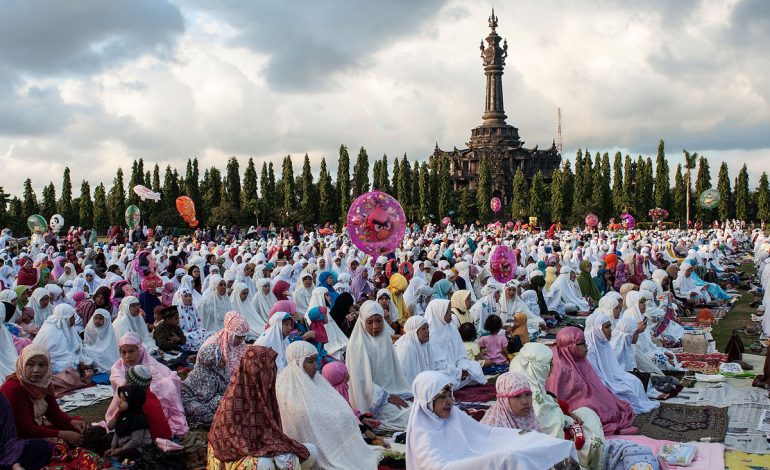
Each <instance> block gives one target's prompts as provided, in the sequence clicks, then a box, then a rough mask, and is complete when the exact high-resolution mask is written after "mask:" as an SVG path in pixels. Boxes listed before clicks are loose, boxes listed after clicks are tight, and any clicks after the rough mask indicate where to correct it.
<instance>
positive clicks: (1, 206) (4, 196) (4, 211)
mask: <svg viewBox="0 0 770 470" xmlns="http://www.w3.org/2000/svg"><path fill="white" fill-rule="evenodd" d="M10 198H11V195H10V194H8V193H6V192H5V191H4V190H3V187H2V186H0V227H9V226H10V225H11V223H10V222H11V220H10V215H9V214H8V203H9V202H10V201H11V199H10Z"/></svg>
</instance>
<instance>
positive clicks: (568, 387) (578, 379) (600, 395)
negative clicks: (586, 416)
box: [546, 326, 639, 435]
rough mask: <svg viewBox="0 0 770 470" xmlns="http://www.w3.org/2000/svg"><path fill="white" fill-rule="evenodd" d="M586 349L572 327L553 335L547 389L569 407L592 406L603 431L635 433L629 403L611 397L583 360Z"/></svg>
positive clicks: (578, 334) (584, 341)
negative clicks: (551, 363)
mask: <svg viewBox="0 0 770 470" xmlns="http://www.w3.org/2000/svg"><path fill="white" fill-rule="evenodd" d="M587 356H588V348H587V346H586V340H585V336H584V335H583V332H582V331H580V330H579V329H578V328H575V327H574V326H568V327H566V328H563V329H562V330H560V331H559V333H557V334H556V346H555V347H554V349H553V365H552V367H551V374H550V375H549V376H548V381H547V382H546V389H547V390H548V391H549V392H551V393H553V394H554V395H556V396H557V397H558V398H559V399H560V400H564V401H565V402H567V403H569V404H570V406H572V407H576V408H581V407H587V408H591V409H592V410H594V411H595V412H596V414H597V415H599V419H601V421H602V426H603V427H604V433H605V434H610V435H611V434H617V433H620V434H635V433H637V432H639V430H638V429H637V428H635V427H633V422H634V411H633V409H632V408H631V404H630V403H628V402H627V401H625V400H621V399H619V398H617V397H616V396H614V395H613V394H612V392H611V391H610V390H609V389H608V388H607V387H606V386H605V385H604V384H603V383H602V381H601V380H600V379H599V377H598V376H597V375H596V372H595V371H594V369H593V367H591V363H590V362H588V361H587V360H586V357H587Z"/></svg>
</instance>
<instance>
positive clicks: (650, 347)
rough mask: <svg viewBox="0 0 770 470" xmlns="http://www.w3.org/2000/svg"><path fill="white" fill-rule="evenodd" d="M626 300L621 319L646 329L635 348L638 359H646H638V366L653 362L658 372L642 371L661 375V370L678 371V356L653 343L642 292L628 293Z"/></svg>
mask: <svg viewBox="0 0 770 470" xmlns="http://www.w3.org/2000/svg"><path fill="white" fill-rule="evenodd" d="M625 299H626V306H627V307H626V310H625V311H624V312H623V315H622V317H621V318H631V319H632V320H633V321H635V322H636V323H637V324H638V325H639V328H640V329H642V327H644V328H643V329H642V331H640V333H639V336H638V340H637V342H636V344H635V348H636V350H637V353H636V355H637V357H638V356H643V357H644V358H645V359H644V360H639V359H637V364H638V366H641V367H644V366H645V365H646V364H647V363H648V362H652V364H654V365H655V367H656V368H657V370H644V369H641V368H640V370H642V372H650V373H653V372H654V373H660V370H666V369H670V370H676V369H677V368H678V364H677V361H676V356H674V354H673V353H672V352H671V351H669V350H668V349H666V348H663V347H660V346H657V345H655V343H653V342H652V337H651V334H650V331H649V329H650V327H649V325H648V321H647V317H646V316H645V315H644V314H645V312H646V311H647V299H646V298H645V297H644V296H643V295H642V293H641V292H639V291H635V290H632V291H630V292H628V293H627V294H626V297H625Z"/></svg>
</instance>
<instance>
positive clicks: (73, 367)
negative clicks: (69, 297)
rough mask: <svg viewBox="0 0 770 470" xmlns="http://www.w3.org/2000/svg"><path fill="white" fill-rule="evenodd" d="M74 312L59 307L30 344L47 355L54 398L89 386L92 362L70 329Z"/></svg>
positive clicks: (64, 307) (72, 309)
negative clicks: (55, 394)
mask: <svg viewBox="0 0 770 470" xmlns="http://www.w3.org/2000/svg"><path fill="white" fill-rule="evenodd" d="M74 325H75V309H74V308H72V306H70V305H68V304H61V305H58V306H57V307H56V308H55V309H54V313H53V315H51V316H50V317H48V319H47V320H46V321H45V323H43V326H42V327H41V328H40V332H39V333H38V334H37V336H35V339H34V341H32V344H34V345H37V346H40V347H41V348H43V349H46V350H47V351H48V355H49V357H50V359H51V367H50V368H51V372H52V373H53V375H54V379H53V383H54V385H55V388H56V393H57V395H61V394H62V393H64V392H67V391H69V390H75V389H78V388H82V387H85V386H86V385H88V384H90V383H91V377H93V375H94V371H93V369H92V368H91V364H92V363H93V360H92V359H91V358H89V357H88V355H86V353H85V351H84V350H83V341H82V340H81V339H80V336H78V334H77V332H76V331H75V329H74V328H73V326H74Z"/></svg>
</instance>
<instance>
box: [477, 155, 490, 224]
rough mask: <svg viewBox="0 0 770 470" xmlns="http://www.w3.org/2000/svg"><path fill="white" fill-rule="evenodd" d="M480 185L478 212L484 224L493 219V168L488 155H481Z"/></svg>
mask: <svg viewBox="0 0 770 470" xmlns="http://www.w3.org/2000/svg"><path fill="white" fill-rule="evenodd" d="M478 184H479V186H478V188H477V190H476V213H477V214H478V216H477V217H478V219H479V221H481V223H482V225H483V224H487V223H489V221H490V220H492V208H491V207H489V201H490V200H491V199H492V169H491V168H490V167H489V161H488V160H487V158H486V157H481V162H479V183H478Z"/></svg>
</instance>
